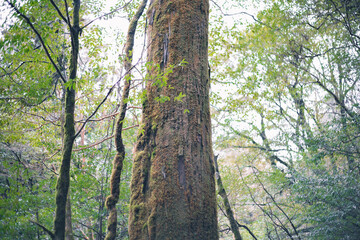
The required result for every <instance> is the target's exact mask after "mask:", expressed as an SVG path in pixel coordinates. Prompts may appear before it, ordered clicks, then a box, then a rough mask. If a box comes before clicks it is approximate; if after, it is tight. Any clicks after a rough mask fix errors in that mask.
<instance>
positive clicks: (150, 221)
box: [129, 0, 218, 240]
mask: <svg viewBox="0 0 360 240" xmlns="http://www.w3.org/2000/svg"><path fill="white" fill-rule="evenodd" d="M208 16H209V2H208V0H177V1H161V0H155V1H151V2H150V6H149V9H148V12H147V18H148V32H147V35H148V47H149V48H148V61H149V62H150V63H151V64H152V65H153V66H158V67H154V68H152V69H151V70H150V71H149V76H150V77H149V79H148V82H147V87H146V97H145V98H144V100H143V117H142V129H141V130H140V131H139V133H140V134H139V136H138V141H137V144H136V149H135V155H134V159H133V161H134V162H133V175H132V182H131V200H130V217H129V235H130V239H194V240H196V239H218V228H217V213H216V194H215V180H214V167H213V164H212V158H213V152H212V145H211V144H212V143H211V122H210V111H209V69H208V52H207V47H208ZM182 60H185V61H186V62H188V63H187V64H186V65H185V66H176V65H178V64H179V63H180V62H181V61H182ZM172 66H175V67H174V68H172ZM170 69H172V72H171V73H170V74H169V75H167V79H162V80H163V82H166V86H164V85H161V84H158V83H156V78H157V77H158V78H159V76H161V74H163V73H164V72H167V71H168V70H170ZM160 78H161V77H160ZM165 80H166V81H165ZM180 93H182V94H185V97H183V98H182V99H181V100H180V99H176V97H177V96H179V94H180ZM161 96H166V97H168V99H170V100H168V101H165V102H162V101H159V100H157V99H158V98H159V97H161Z"/></svg>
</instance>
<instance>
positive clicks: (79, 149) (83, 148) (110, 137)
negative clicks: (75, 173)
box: [73, 125, 139, 152]
mask: <svg viewBox="0 0 360 240" xmlns="http://www.w3.org/2000/svg"><path fill="white" fill-rule="evenodd" d="M138 126H139V125H134V126H130V127H127V128H123V129H122V130H128V129H131V128H135V127H138ZM113 137H115V134H113V135H111V136H109V137H106V138H104V139H102V140H100V141H98V142H95V143H93V144H90V145H89V146H86V147H82V148H77V149H74V150H73V152H78V151H81V150H85V149H88V148H92V147H95V146H96V145H99V144H100V143H103V142H105V141H106V140H109V139H112V138H113Z"/></svg>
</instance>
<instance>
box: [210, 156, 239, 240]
mask: <svg viewBox="0 0 360 240" xmlns="http://www.w3.org/2000/svg"><path fill="white" fill-rule="evenodd" d="M214 164H215V172H216V184H217V186H218V194H219V195H220V196H221V198H222V199H223V202H224V206H225V212H226V217H227V219H228V220H229V222H230V227H231V231H232V232H233V234H234V238H235V240H242V238H241V235H240V232H239V227H238V223H237V221H236V219H235V217H234V213H233V211H232V209H231V205H230V202H229V199H228V197H227V194H226V191H225V188H224V186H223V184H222V180H221V176H220V172H219V167H218V164H217V156H215V157H214Z"/></svg>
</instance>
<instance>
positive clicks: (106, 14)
mask: <svg viewBox="0 0 360 240" xmlns="http://www.w3.org/2000/svg"><path fill="white" fill-rule="evenodd" d="M65 1H66V0H65ZM131 2H132V0H130V1H129V2H127V3H125V5H124V6H121V7H118V8H116V9H115V10H113V11H111V12H108V13H105V14H103V15H101V16H99V17H97V18H95V19H93V20H91V21H90V22H88V23H87V24H85V25H84V26H83V27H82V28H81V29H84V28H86V27H87V26H89V25H90V24H92V23H93V22H95V21H96V20H98V19H101V18H103V17H106V16H108V15H110V14H113V13H115V12H117V11H119V10H121V9H123V8H125V7H127V5H129V4H130V3H131Z"/></svg>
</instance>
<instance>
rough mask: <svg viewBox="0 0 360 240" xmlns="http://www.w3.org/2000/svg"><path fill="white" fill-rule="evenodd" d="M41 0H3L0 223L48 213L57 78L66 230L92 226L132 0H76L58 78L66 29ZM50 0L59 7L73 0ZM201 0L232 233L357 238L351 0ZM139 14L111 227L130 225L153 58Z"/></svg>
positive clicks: (106, 173)
mask: <svg viewBox="0 0 360 240" xmlns="http://www.w3.org/2000/svg"><path fill="white" fill-rule="evenodd" d="M50 2H52V1H10V0H6V1H5V2H4V3H3V5H2V7H1V11H2V12H1V23H2V26H1V34H0V37H1V38H0V52H1V55H0V77H1V85H0V103H1V104H0V108H1V111H0V114H1V117H0V127H1V128H0V129H1V131H0V158H1V165H0V194H1V202H0V204H1V205H0V206H1V209H0V225H1V226H0V236H1V238H2V239H47V238H48V235H47V233H46V231H44V229H52V226H53V218H54V209H55V185H56V180H57V177H58V174H59V167H60V162H61V146H62V141H63V136H64V132H63V130H62V124H63V122H64V111H65V110H64V101H65V100H64V98H65V91H66V89H71V88H75V89H76V91H77V93H76V98H75V100H76V101H75V105H76V109H75V130H76V132H77V133H78V134H77V138H76V139H75V142H74V148H73V149H72V162H71V170H70V180H71V184H70V194H69V195H70V202H71V216H70V217H71V222H72V230H71V231H72V233H73V236H74V237H75V239H104V237H105V234H106V220H107V216H108V211H107V210H106V207H105V201H106V196H108V195H109V194H110V185H109V179H110V175H111V169H112V163H111V162H112V159H113V157H114V155H115V152H116V149H115V146H114V143H113V137H114V132H115V123H116V116H117V115H118V113H119V108H120V102H121V97H122V89H123V88H124V83H126V79H124V75H125V73H126V70H124V69H123V67H122V66H123V63H124V61H126V58H125V53H124V44H125V42H126V27H125V26H126V25H127V22H129V21H130V19H131V18H132V17H133V15H134V14H135V11H136V9H137V7H138V5H139V4H140V2H141V1H135V0H134V1H129V2H127V1H117V2H116V3H115V1H114V5H111V4H104V3H103V2H102V1H92V0H84V1H82V3H81V8H80V16H81V18H80V19H79V20H80V26H81V32H79V36H80V38H79V39H80V40H79V41H80V42H79V46H80V51H79V57H78V63H79V67H78V75H77V77H76V85H75V84H72V82H71V81H70V82H69V81H68V82H66V84H65V83H64V82H63V81H62V80H61V76H60V74H59V72H60V73H62V74H63V75H64V76H67V75H68V73H67V72H68V71H69V68H70V67H69V64H68V62H69V61H70V55H71V53H70V47H69V46H71V42H70V36H69V35H70V33H69V32H68V31H67V28H66V25H64V22H63V21H62V19H61V16H59V14H58V11H57V9H56V8H54V6H53V5H52V4H51V3H50ZM55 2H56V4H57V6H59V8H60V9H61V10H62V11H63V12H67V11H65V10H64V9H65V8H66V7H67V8H68V9H73V8H74V6H73V5H72V3H70V2H69V6H65V4H64V3H65V2H66V1H64V2H63V1H55ZM9 3H11V4H14V6H16V7H17V8H18V9H19V10H20V12H21V13H23V14H24V15H25V16H27V18H28V20H29V22H31V23H32V24H33V26H34V28H35V29H37V31H38V33H40V36H41V39H42V40H43V41H44V44H45V46H47V47H48V51H49V54H50V55H51V56H52V58H53V59H54V60H55V62H56V64H57V65H58V66H59V69H58V71H57V70H55V69H54V67H53V65H52V64H51V63H50V60H49V58H48V55H47V53H46V51H45V48H44V47H43V46H44V45H42V43H41V40H40V38H39V36H38V35H37V34H36V33H35V32H34V31H33V29H32V28H31V26H30V25H29V22H28V21H26V20H24V18H23V17H21V16H20V15H19V13H17V12H15V11H14V10H11V9H13V7H11V6H10V4H9ZM210 3H211V7H210V9H211V14H210V28H209V66H210V71H211V84H212V86H211V96H210V101H211V113H212V128H213V145H214V150H215V155H217V156H218V157H217V162H218V165H219V172H218V173H217V176H216V177H217V179H219V177H220V176H221V180H222V186H223V187H224V189H225V190H226V194H225V195H226V196H227V198H228V201H229V203H230V206H231V208H232V211H233V213H234V216H235V219H236V221H237V225H238V227H239V229H240V232H241V235H242V237H243V239H254V238H256V239H358V236H359V235H360V217H359V216H360V200H359V199H360V176H359V174H360V171H359V170H360V169H359V158H360V140H359V138H360V127H359V126H360V124H359V123H360V105H359V101H360V85H359V80H360V63H359V61H360V60H359V59H360V56H359V54H360V4H359V3H358V2H357V1H350V0H322V1H302V0H297V1H260V0H259V1H226V2H223V1H211V2H210ZM110 5H111V6H110ZM145 11H146V10H145ZM146 24H147V22H146V19H145V16H142V17H141V18H140V21H139V25H138V30H137V33H136V41H135V43H136V45H135V47H134V51H133V53H132V56H133V64H134V67H133V71H132V74H133V76H132V85H131V91H130V95H129V98H128V100H127V105H128V106H127V111H128V113H127V117H126V119H125V120H124V122H123V125H124V131H123V139H124V145H125V149H126V158H125V161H124V167H123V173H122V176H121V186H120V187H121V188H120V196H119V202H118V204H117V212H118V216H117V220H118V221H117V229H118V239H127V238H128V233H127V230H128V229H127V226H128V213H129V199H130V179H131V168H132V160H131V159H132V150H133V146H134V143H135V141H136V135H137V129H138V128H139V126H141V122H140V119H141V108H142V101H143V97H144V86H145V83H146V81H148V79H147V72H146V71H147V70H148V69H149V68H151V63H147V62H146V45H145V42H146V41H145V38H146V35H145V29H146ZM109 25H110V26H111V27H109ZM109 39H111V40H109ZM174 67H181V64H180V65H179V66H174ZM165 78H166V76H165V77H164V76H162V80H164V79H165ZM110 89H113V91H112V90H111V91H110ZM183 97H185V96H182V95H181V94H180V95H179V96H178V99H177V100H178V101H181V99H182V98H183ZM158 100H159V102H162V101H168V99H167V98H166V96H163V97H162V98H159V99H158ZM188 111H191V109H189V110H188ZM90 116H91V118H89V117H90ZM84 123H86V125H84ZM83 125H84V126H85V127H84V128H82V129H81V127H82V126H83ZM218 187H219V186H218ZM220 187H221V186H220ZM218 190H222V188H218ZM219 192H220V193H221V192H222V191H219ZM223 202H224V201H223V198H222V197H221V196H220V195H219V198H218V221H219V232H220V236H221V239H233V232H232V230H231V227H230V223H229V220H228V218H227V217H228V213H227V211H226V210H227V208H228V207H226V206H224V204H223ZM35 223H40V224H41V225H42V226H43V227H44V228H41V227H39V226H38V225H37V224H35Z"/></svg>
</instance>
